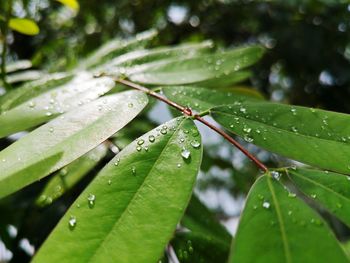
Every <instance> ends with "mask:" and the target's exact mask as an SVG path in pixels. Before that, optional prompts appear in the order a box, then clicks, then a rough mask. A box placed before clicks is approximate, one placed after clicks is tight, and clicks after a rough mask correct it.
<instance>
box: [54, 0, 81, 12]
mask: <svg viewBox="0 0 350 263" xmlns="http://www.w3.org/2000/svg"><path fill="white" fill-rule="evenodd" d="M56 1H58V2H60V3H61V4H63V5H65V6H67V7H69V8H71V9H73V10H76V11H77V10H79V2H78V1H77V0H56Z"/></svg>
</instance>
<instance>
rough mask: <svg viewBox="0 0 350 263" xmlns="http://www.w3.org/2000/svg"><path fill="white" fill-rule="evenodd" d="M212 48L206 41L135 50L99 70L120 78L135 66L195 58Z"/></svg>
mask: <svg viewBox="0 0 350 263" xmlns="http://www.w3.org/2000/svg"><path fill="white" fill-rule="evenodd" d="M212 47H213V43H212V42H211V41H204V42H202V43H194V44H192V43H190V44H182V45H178V46H174V47H160V48H153V49H141V50H135V51H131V52H128V53H126V54H122V55H120V56H118V57H116V58H114V59H113V60H112V61H110V62H107V63H106V64H103V65H101V66H100V67H99V68H97V70H99V71H101V72H105V73H107V74H108V75H115V74H117V76H119V74H120V73H123V71H126V70H127V69H126V68H128V67H132V66H134V65H140V64H144V63H148V62H154V61H156V60H164V59H169V58H170V57H173V58H174V57H177V58H178V57H180V56H181V57H189V56H194V55H196V54H200V53H204V52H207V51H208V50H210V49H211V48H212Z"/></svg>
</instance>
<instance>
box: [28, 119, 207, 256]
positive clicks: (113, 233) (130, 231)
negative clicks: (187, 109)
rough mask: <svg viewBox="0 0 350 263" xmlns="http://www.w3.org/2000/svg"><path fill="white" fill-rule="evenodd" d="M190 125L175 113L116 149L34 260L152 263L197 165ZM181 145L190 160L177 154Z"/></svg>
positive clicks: (180, 207)
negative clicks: (168, 120)
mask: <svg viewBox="0 0 350 263" xmlns="http://www.w3.org/2000/svg"><path fill="white" fill-rule="evenodd" d="M191 131H192V132H193V133H192V132H191ZM195 131H196V127H195V126H194V124H193V122H192V120H189V119H185V118H183V117H181V118H178V119H174V120H172V121H170V122H168V123H166V124H164V125H162V126H160V127H158V128H157V129H154V130H152V131H150V132H149V133H147V134H145V135H143V136H142V137H140V138H138V139H137V140H136V141H134V142H133V143H131V144H130V145H129V146H127V147H126V148H125V149H124V150H122V151H121V152H120V153H119V154H118V155H117V156H116V157H115V158H114V159H113V160H112V161H111V162H110V163H109V164H108V165H107V166H106V167H105V168H104V169H103V170H102V171H101V172H100V173H99V174H98V175H97V177H96V178H95V179H94V181H93V182H92V183H91V184H90V185H89V186H88V187H87V188H86V190H85V191H84V192H83V193H82V194H81V195H80V197H79V198H78V199H77V200H76V201H75V202H74V204H73V205H72V207H71V208H70V209H69V210H68V212H67V213H66V215H65V216H64V217H63V218H62V220H61V221H60V222H59V224H58V226H57V227H56V228H55V230H54V231H53V233H52V234H51V236H50V237H49V238H48V240H47V241H46V242H45V243H44V245H43V246H42V247H41V249H40V250H39V252H38V253H37V255H36V257H35V258H34V260H33V262H34V263H40V262H47V261H50V262H53V263H55V262H62V261H69V262H72V263H74V262H105V263H108V262H118V263H125V262H145V263H147V262H149V263H154V262H157V260H159V259H160V258H161V256H162V254H163V250H164V248H165V246H166V244H167V242H168V241H169V240H170V238H171V237H172V235H173V232H174V230H175V228H176V225H177V224H178V222H179V220H180V219H181V216H182V214H183V213H184V210H185V208H186V205H187V203H188V201H189V199H190V196H191V192H192V188H193V185H194V182H195V179H196V176H197V173H198V170H199V165H200V161H201V155H202V149H201V147H198V148H194V147H192V146H191V142H192V141H193V140H199V141H200V136H199V135H198V132H196V133H194V132H195ZM153 137H154V138H155V139H154V140H153V139H151V138H153ZM181 138H184V139H185V140H184V141H183V142H182V143H179V141H180V140H181ZM138 147H141V149H140V150H139V148H138ZM183 147H185V148H186V149H188V150H189V151H190V156H191V158H189V159H187V160H185V159H183V158H182V157H181V151H182V149H183ZM92 197H93V198H92ZM91 200H94V201H93V204H92V203H91ZM73 219H74V220H75V221H74V220H73ZM82 240H88V242H81V241H82ZM63 242H64V244H65V246H57V244H61V243H63ZM72 251H74V253H72Z"/></svg>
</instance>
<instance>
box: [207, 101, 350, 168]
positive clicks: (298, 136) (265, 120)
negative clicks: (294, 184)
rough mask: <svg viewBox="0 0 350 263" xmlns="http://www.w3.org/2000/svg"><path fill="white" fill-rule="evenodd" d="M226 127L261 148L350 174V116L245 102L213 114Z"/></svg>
mask: <svg viewBox="0 0 350 263" xmlns="http://www.w3.org/2000/svg"><path fill="white" fill-rule="evenodd" d="M211 114H212V116H213V118H214V119H215V120H216V121H217V122H219V123H220V124H222V125H223V126H224V127H226V128H227V129H229V130H230V131H232V132H233V133H236V134H237V135H239V136H242V137H243V138H244V139H245V140H246V141H248V142H252V143H254V144H256V145H258V146H261V147H262V148H264V149H266V150H268V151H271V152H275V153H277V154H280V155H283V156H285V157H288V158H291V159H294V160H298V161H300V162H303V163H307V164H310V165H313V166H317V167H320V168H323V169H329V170H333V171H337V172H340V173H349V172H350V159H349V156H350V143H349V142H350V136H349V134H350V125H349V123H350V115H347V114H341V113H336V112H329V111H324V110H318V109H312V108H305V107H299V106H290V105H283V104H275V103H268V102H252V101H249V102H248V101H245V102H243V103H241V104H234V105H229V106H221V107H217V108H214V109H212V110H211Z"/></svg>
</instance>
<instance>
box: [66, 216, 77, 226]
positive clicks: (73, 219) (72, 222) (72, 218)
mask: <svg viewBox="0 0 350 263" xmlns="http://www.w3.org/2000/svg"><path fill="white" fill-rule="evenodd" d="M76 225H77V219H76V217H75V216H70V218H69V221H68V226H69V228H70V229H73V228H75V226H76Z"/></svg>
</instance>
